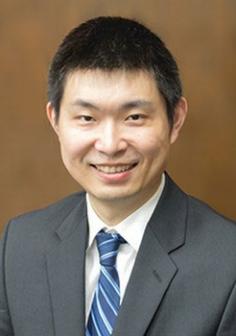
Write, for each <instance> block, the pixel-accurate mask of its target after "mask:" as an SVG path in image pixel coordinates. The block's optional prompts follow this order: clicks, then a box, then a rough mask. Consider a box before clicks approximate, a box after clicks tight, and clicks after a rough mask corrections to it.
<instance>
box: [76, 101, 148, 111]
mask: <svg viewBox="0 0 236 336" xmlns="http://www.w3.org/2000/svg"><path fill="white" fill-rule="evenodd" d="M72 106H79V107H84V108H88V109H93V110H98V111H99V110H100V108H99V106H97V105H96V104H93V103H92V102H89V101H86V100H83V99H76V100H75V101H74V102H73V103H72ZM133 108H143V109H146V108H151V109H152V108H153V103H152V102H151V101H149V100H145V99H135V100H131V101H127V102H125V103H123V104H121V106H120V107H119V108H118V110H130V109H133Z"/></svg>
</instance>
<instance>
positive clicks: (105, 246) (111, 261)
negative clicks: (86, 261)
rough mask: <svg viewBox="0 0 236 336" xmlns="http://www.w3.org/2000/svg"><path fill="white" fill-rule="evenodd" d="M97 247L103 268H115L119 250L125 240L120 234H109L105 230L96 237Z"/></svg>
mask: <svg viewBox="0 0 236 336" xmlns="http://www.w3.org/2000/svg"><path fill="white" fill-rule="evenodd" d="M96 241H97V247H98V251H99V255H100V264H101V265H102V266H115V263H116V257H117V253H118V249H119V246H120V244H121V243H125V240H124V239H123V238H122V237H121V236H120V235H119V234H118V233H108V232H104V231H103V230H102V231H100V232H99V233H98V234H97V236H96Z"/></svg>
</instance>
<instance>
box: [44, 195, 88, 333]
mask: <svg viewBox="0 0 236 336" xmlns="http://www.w3.org/2000/svg"><path fill="white" fill-rule="evenodd" d="M56 235H57V244H56V247H54V249H53V250H51V251H50V252H49V253H48V254H47V256H46V258H47V270H48V279H49V287H50V294H51V301H52V311H53V318H54V325H55V335H56V336H65V335H66V336H74V335H84V332H85V331H84V328H85V327H84V325H85V298H84V297H85V285H84V279H85V251H86V244H87V217H86V206H85V201H84V200H83V201H82V202H81V203H80V204H78V205H77V206H76V207H75V208H74V209H73V210H72V212H71V213H70V214H69V216H67V218H66V219H65V220H64V221H63V223H62V224H61V225H60V227H59V229H58V230H57V232H56Z"/></svg>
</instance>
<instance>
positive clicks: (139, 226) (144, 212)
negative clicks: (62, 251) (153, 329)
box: [85, 174, 165, 321]
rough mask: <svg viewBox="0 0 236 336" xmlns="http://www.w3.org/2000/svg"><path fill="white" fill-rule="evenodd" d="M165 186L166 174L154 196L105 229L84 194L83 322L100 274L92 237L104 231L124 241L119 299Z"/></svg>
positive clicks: (119, 266)
mask: <svg viewBox="0 0 236 336" xmlns="http://www.w3.org/2000/svg"><path fill="white" fill-rule="evenodd" d="M164 185H165V175H164V174H163V175H162V179H161V184H160V186H159V188H158V190H157V191H156V193H155V194H154V195H153V196H152V197H151V198H150V199H149V200H148V201H147V202H146V203H145V204H143V205H142V206H141V207H140V208H139V209H137V210H136V211H135V212H133V213H132V214H131V215H129V216H128V217H127V218H125V219H124V220H123V221H122V222H120V223H119V224H117V225H116V226H114V227H112V228H111V227H108V226H107V225H106V224H105V223H104V222H103V221H102V220H101V219H100V218H99V217H98V215H97V214H96V213H95V211H94V210H93V208H92V206H91V203H90V200H89V195H88V194H86V201H87V211H88V224H89V237H88V247H87V250H86V279H85V281H86V282H85V284H86V285H85V286H86V321H87V320H88V316H89V313H90V309H91V305H92V299H93V295H94V291H95V288H96V284H97V281H98V278H99V274H100V263H99V253H98V250H97V244H96V240H95V237H96V235H97V233H98V232H99V231H100V230H102V229H104V230H105V231H107V232H114V231H115V232H117V233H119V234H120V235H121V236H122V237H123V238H124V239H125V240H126V242H127V244H121V245H120V248H119V253H118V255H117V260H116V268H117V271H118V274H119V280H120V297H121V301H122V299H123V297H124V293H125V289H126V286H127V284H128V281H129V278H130V274H131V272H132V269H133V266H134V262H135V259H136V256H137V253H138V250H139V246H140V244H141V241H142V238H143V234H144V231H145V228H146V225H147V223H148V221H149V219H150V218H151V216H152V214H153V211H154V209H155V207H156V205H157V203H158V201H159V199H160V197H161V194H162V191H163V189H164Z"/></svg>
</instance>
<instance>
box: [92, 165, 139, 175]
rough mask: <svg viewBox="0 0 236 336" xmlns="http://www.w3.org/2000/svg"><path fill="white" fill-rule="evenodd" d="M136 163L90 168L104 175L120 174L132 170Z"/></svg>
mask: <svg viewBox="0 0 236 336" xmlns="http://www.w3.org/2000/svg"><path fill="white" fill-rule="evenodd" d="M137 164H138V163H132V164H126V165H114V166H112V165H100V164H99V165H94V164H92V165H91V166H92V167H94V168H96V169H97V170H98V171H99V172H101V173H104V174H120V173H124V172H126V171H129V170H131V169H132V168H134V167H135V166H136V165H137Z"/></svg>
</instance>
